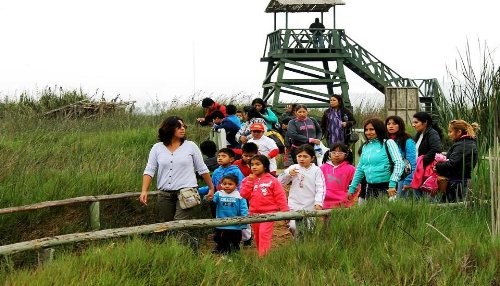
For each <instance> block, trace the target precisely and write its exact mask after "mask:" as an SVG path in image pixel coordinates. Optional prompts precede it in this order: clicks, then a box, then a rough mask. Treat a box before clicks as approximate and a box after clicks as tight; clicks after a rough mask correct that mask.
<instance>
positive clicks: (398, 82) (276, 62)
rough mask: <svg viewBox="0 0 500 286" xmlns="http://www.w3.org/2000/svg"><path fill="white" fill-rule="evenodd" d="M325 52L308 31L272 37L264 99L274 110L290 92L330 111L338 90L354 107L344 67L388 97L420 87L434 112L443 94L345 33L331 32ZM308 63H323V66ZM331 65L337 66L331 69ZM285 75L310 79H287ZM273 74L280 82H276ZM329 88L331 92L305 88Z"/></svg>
mask: <svg viewBox="0 0 500 286" xmlns="http://www.w3.org/2000/svg"><path fill="white" fill-rule="evenodd" d="M324 40H325V48H315V47H314V45H313V36H312V34H311V33H310V31H309V29H279V30H276V31H274V32H272V33H270V34H268V36H267V39H266V46H265V49H264V54H263V56H262V58H261V61H262V62H267V63H268V67H267V72H266V77H265V79H264V82H263V85H262V86H263V88H264V92H263V99H264V100H266V101H267V100H269V99H270V98H271V97H272V98H273V107H275V108H279V107H282V106H284V105H285V104H286V103H282V102H280V100H279V97H280V93H287V94H291V95H295V96H299V97H303V98H308V99H311V100H315V101H317V102H316V103H308V106H310V107H327V106H328V102H329V98H330V95H331V94H332V93H333V88H334V87H341V91H342V97H343V99H344V102H345V104H346V106H347V107H350V100H349V93H348V91H349V85H348V82H347V79H346V77H345V73H344V66H346V67H347V68H349V69H350V70H352V71H353V72H354V73H356V74H357V75H358V76H360V77H361V78H362V79H364V80H365V81H366V82H368V83H370V84H371V85H372V86H373V87H375V88H376V89H377V90H379V91H380V92H382V93H384V90H385V88H386V87H416V88H418V90H419V98H420V103H421V109H422V110H425V111H427V112H431V113H432V112H434V111H435V102H434V101H435V100H434V99H435V98H436V97H438V96H442V95H443V92H442V90H441V88H440V86H439V83H438V81H437V80H436V79H420V80H415V79H409V78H405V77H402V76H401V75H399V74H398V73H397V72H396V71H394V70H393V69H391V68H390V67H389V66H387V65H386V64H384V63H383V62H382V61H380V60H379V59H378V58H377V57H375V56H374V55H373V54H371V53H370V52H369V51H368V50H366V49H365V48H363V47H362V46H361V45H359V44H358V43H356V42H355V41H354V40H353V39H351V38H350V37H348V36H347V35H346V34H345V32H344V30H342V29H326V30H325V32H324ZM309 62H317V63H322V67H323V68H318V67H316V66H314V65H312V64H310V63H309ZM330 62H333V63H335V64H336V69H335V70H334V71H332V70H330V64H329V63H330ZM285 71H288V72H291V73H292V74H299V75H302V76H303V77H305V78H300V79H299V78H285V77H284V73H285ZM273 76H274V77H275V80H274V81H273V80H272V79H273ZM314 85H317V86H326V93H323V92H319V91H316V90H313V89H310V88H308V87H303V86H314Z"/></svg>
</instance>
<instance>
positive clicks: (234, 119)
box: [226, 114, 241, 130]
mask: <svg viewBox="0 0 500 286" xmlns="http://www.w3.org/2000/svg"><path fill="white" fill-rule="evenodd" d="M226 118H227V119H229V120H231V121H232V122H234V124H236V125H237V126H238V130H239V128H241V121H240V119H239V118H238V116H236V114H233V115H228V116H226Z"/></svg>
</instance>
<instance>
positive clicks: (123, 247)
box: [2, 201, 500, 285]
mask: <svg viewBox="0 0 500 286" xmlns="http://www.w3.org/2000/svg"><path fill="white" fill-rule="evenodd" d="M488 209H489V206H488V205H484V206H476V207H474V208H464V207H436V206H431V205H429V204H425V203H423V204H417V203H409V202H398V203H390V204H388V203H387V202H385V203H383V202H378V201H374V202H370V203H368V204H366V205H363V206H360V207H357V208H354V209H350V210H344V211H334V212H333V213H332V216H331V218H330V220H329V222H328V224H325V225H324V226H321V225H320V226H319V227H318V228H317V229H316V231H315V232H314V233H311V234H308V235H306V236H305V237H304V239H303V240H302V241H295V242H294V241H289V242H288V243H286V244H285V245H283V246H281V247H277V248H274V249H273V250H272V251H271V253H270V254H269V255H268V256H266V257H264V258H263V259H259V258H257V256H256V250H255V249H245V250H243V251H242V252H241V253H239V254H236V255H231V256H229V257H227V258H222V257H220V256H214V255H212V254H211V253H210V251H209V250H201V251H198V252H195V251H193V250H192V249H191V248H189V247H187V246H185V245H183V244H182V243H180V244H179V243H178V242H177V240H174V239H167V240H165V241H162V240H160V241H158V240H151V239H145V238H133V239H132V238H130V239H124V240H116V241H114V242H101V243H98V246H94V247H90V248H88V249H86V250H84V251H83V252H82V253H80V254H71V253H67V254H64V255H60V254H59V255H56V259H55V261H53V262H52V263H50V264H47V265H45V266H43V267H40V268H37V269H21V270H13V269H10V268H9V267H7V266H6V263H4V268H3V270H4V271H3V272H2V273H3V278H2V279H3V282H5V283H6V284H9V285H25V284H36V285H49V284H50V285H97V284H98V285H117V284H123V285H199V284H205V285H395V284H396V285H466V284H469V285H497V284H498V283H499V282H500V281H499V277H500V270H499V265H498V263H499V262H498V261H500V243H499V241H496V242H492V240H491V237H490V234H489V231H488V226H487V218H488ZM387 211H388V212H389V215H388V218H387V219H386V220H385V223H384V224H383V225H382V227H380V225H381V221H382V220H383V217H384V215H385V213H386V212H387ZM426 223H429V224H432V225H433V226H434V227H436V228H437V229H439V230H440V231H441V232H442V233H443V234H445V235H446V236H447V237H448V238H449V239H450V240H451V241H452V242H451V243H449V242H448V241H447V240H445V239H444V238H443V237H442V236H441V235H440V234H439V233H438V232H436V231H435V230H433V229H432V228H430V227H428V226H427V225H426ZM56 253H57V252H56ZM62 270H63V271H62Z"/></svg>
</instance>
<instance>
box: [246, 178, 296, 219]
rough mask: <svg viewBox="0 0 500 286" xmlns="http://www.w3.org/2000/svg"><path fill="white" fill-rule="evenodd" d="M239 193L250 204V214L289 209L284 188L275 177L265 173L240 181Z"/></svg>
mask: <svg viewBox="0 0 500 286" xmlns="http://www.w3.org/2000/svg"><path fill="white" fill-rule="evenodd" d="M240 195H241V196H242V197H243V198H245V199H247V200H248V201H249V204H250V209H249V210H250V214H256V213H257V214H259V213H271V212H276V211H282V212H284V211H289V210H290V209H289V208H288V203H287V200H286V194H285V190H283V187H282V186H281V184H280V182H279V181H278V179H277V178H276V177H274V176H273V175H271V174H269V173H265V174H263V175H261V176H259V177H257V178H250V177H246V178H245V179H243V181H242V182H241V187H240Z"/></svg>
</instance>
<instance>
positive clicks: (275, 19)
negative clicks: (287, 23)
mask: <svg viewBox="0 0 500 286" xmlns="http://www.w3.org/2000/svg"><path fill="white" fill-rule="evenodd" d="M274 31H276V12H274Z"/></svg>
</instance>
